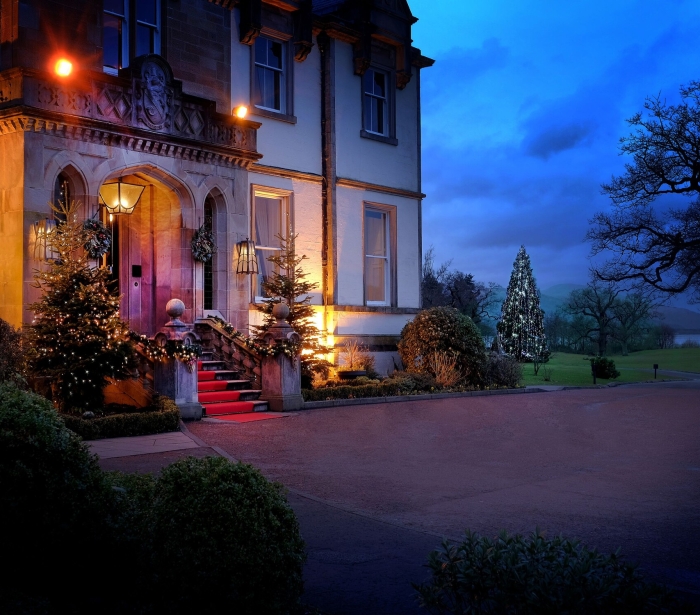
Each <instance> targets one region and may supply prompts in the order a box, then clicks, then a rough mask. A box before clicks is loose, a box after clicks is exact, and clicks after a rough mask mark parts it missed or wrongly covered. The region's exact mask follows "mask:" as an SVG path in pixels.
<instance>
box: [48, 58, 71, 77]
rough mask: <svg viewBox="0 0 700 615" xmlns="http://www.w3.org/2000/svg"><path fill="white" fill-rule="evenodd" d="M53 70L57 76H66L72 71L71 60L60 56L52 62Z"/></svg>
mask: <svg viewBox="0 0 700 615" xmlns="http://www.w3.org/2000/svg"><path fill="white" fill-rule="evenodd" d="M53 71H54V72H55V73H56V74H57V75H58V76H59V77H68V76H69V75H70V74H71V73H72V72H73V62H71V61H70V60H68V59H66V58H60V59H59V60H57V61H56V64H54V67H53Z"/></svg>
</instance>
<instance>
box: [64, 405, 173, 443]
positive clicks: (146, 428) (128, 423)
mask: <svg viewBox="0 0 700 615" xmlns="http://www.w3.org/2000/svg"><path fill="white" fill-rule="evenodd" d="M63 420H64V422H65V424H66V427H68V429H70V430H71V431H74V432H75V433H77V434H78V435H79V436H81V437H82V438H83V439H85V440H99V439H101V438H123V437H127V436H144V435H149V434H157V433H165V432H168V431H177V430H178V429H180V410H179V409H178V407H177V406H176V405H175V402H174V401H173V400H172V399H169V398H168V397H163V396H156V397H155V399H154V400H153V406H152V407H150V408H145V409H142V410H140V411H138V412H124V413H120V414H111V415H108V416H96V417H94V418H83V417H81V416H71V415H65V416H64V417H63Z"/></svg>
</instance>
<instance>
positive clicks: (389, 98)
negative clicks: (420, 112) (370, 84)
mask: <svg viewBox="0 0 700 615" xmlns="http://www.w3.org/2000/svg"><path fill="white" fill-rule="evenodd" d="M370 71H372V72H373V73H381V74H383V75H384V78H385V83H386V86H385V87H386V96H385V98H384V103H385V110H386V119H385V125H386V134H382V133H378V132H374V131H372V130H370V129H368V128H367V126H365V116H366V112H367V97H368V96H369V97H372V98H379V97H378V96H376V95H375V94H374V93H369V92H367V91H366V90H365V79H366V77H367V73H369V72H370ZM360 95H361V97H362V103H361V110H362V119H361V121H362V129H361V130H360V136H361V137H363V138H365V139H372V140H374V141H379V142H381V143H387V144H388V145H398V143H399V142H398V140H397V139H396V71H395V70H391V69H388V68H385V67H382V66H377V65H375V64H372V65H371V66H370V67H369V68H368V69H367V70H366V71H365V72H364V74H362V75H360Z"/></svg>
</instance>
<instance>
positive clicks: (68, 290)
mask: <svg viewBox="0 0 700 615" xmlns="http://www.w3.org/2000/svg"><path fill="white" fill-rule="evenodd" d="M52 207H53V209H54V210H55V212H56V213H57V217H58V218H59V219H60V220H62V222H59V224H58V225H57V226H56V227H55V228H54V229H53V230H52V231H51V233H50V235H49V236H48V237H46V238H45V240H46V242H47V245H48V247H49V248H50V253H51V254H52V255H53V259H52V260H50V261H49V263H48V267H47V268H46V269H43V270H41V271H37V272H36V273H35V275H34V279H35V281H36V287H37V288H40V289H41V290H42V292H43V297H42V298H41V300H40V301H38V302H36V303H33V304H31V305H30V306H29V309H30V310H32V311H33V312H34V315H35V317H34V321H33V323H32V325H31V327H29V335H30V339H31V341H32V346H33V348H34V357H33V360H32V365H31V367H32V370H33V372H34V374H35V375H37V376H43V377H46V378H48V379H49V381H50V382H51V384H52V390H53V393H54V399H55V401H57V402H58V405H59V408H60V409H61V410H63V411H65V412H83V411H85V410H92V411H95V410H98V411H99V410H100V409H101V408H102V406H103V405H104V393H103V389H104V387H105V386H106V385H107V384H108V382H107V380H106V379H107V378H108V377H109V378H113V379H115V380H122V379H125V378H127V377H129V376H130V369H131V367H133V361H134V351H133V346H132V344H131V342H130V341H129V327H128V324H127V323H126V322H124V321H123V320H121V319H120V317H119V297H117V296H116V295H115V294H114V293H113V292H112V291H111V290H110V288H109V281H110V280H109V272H108V270H107V269H105V268H97V267H91V266H90V265H89V261H88V259H89V258H90V256H89V254H88V250H86V246H89V245H90V240H91V236H90V230H89V229H86V228H85V227H84V226H83V223H82V221H78V215H77V214H78V209H79V204H78V203H75V202H70V203H62V202H59V203H58V205H57V206H53V205H52Z"/></svg>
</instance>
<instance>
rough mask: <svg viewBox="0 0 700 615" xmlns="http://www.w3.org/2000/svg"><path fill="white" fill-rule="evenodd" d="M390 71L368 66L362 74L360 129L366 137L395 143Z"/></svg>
mask: <svg viewBox="0 0 700 615" xmlns="http://www.w3.org/2000/svg"><path fill="white" fill-rule="evenodd" d="M392 75H393V73H392V72H391V71H386V70H380V69H378V68H368V69H367V70H366V71H365V74H364V75H363V76H362V131H361V132H360V135H361V136H363V137H365V138H366V139H374V140H375V141H381V142H382V143H388V144H389V145H397V144H398V141H397V140H396V127H395V121H394V107H395V98H396V97H395V85H394V78H393V76H392Z"/></svg>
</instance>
